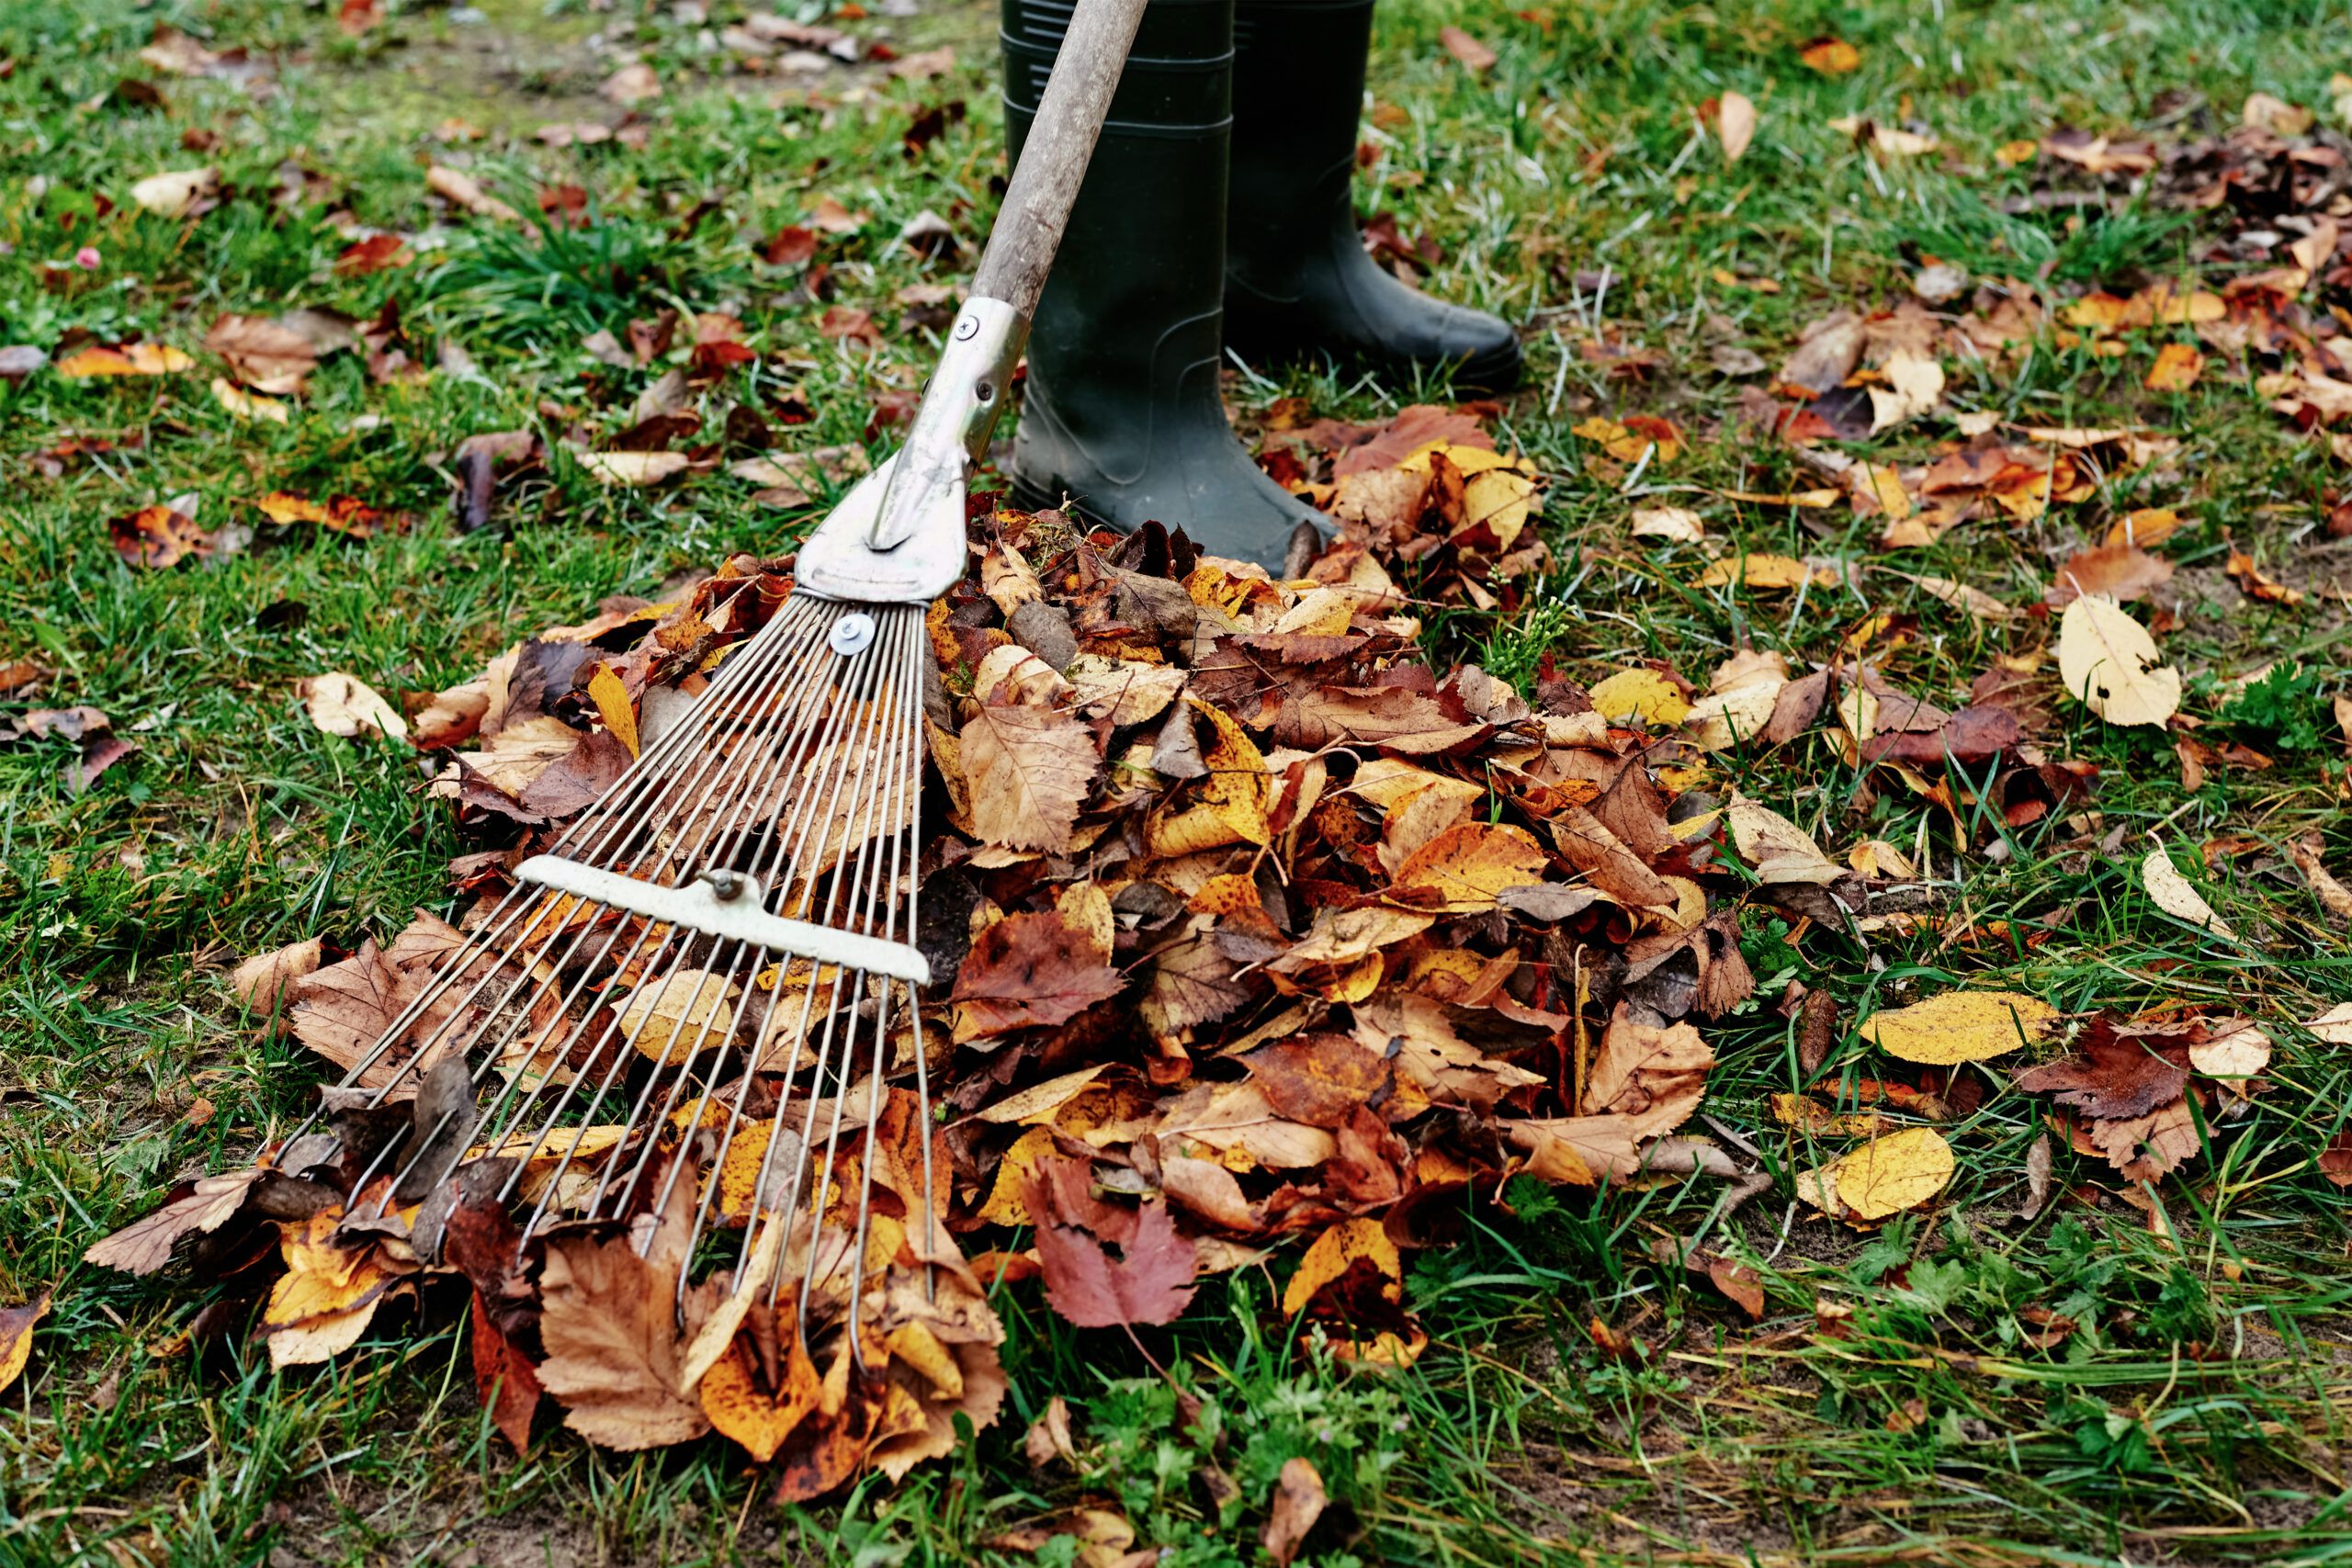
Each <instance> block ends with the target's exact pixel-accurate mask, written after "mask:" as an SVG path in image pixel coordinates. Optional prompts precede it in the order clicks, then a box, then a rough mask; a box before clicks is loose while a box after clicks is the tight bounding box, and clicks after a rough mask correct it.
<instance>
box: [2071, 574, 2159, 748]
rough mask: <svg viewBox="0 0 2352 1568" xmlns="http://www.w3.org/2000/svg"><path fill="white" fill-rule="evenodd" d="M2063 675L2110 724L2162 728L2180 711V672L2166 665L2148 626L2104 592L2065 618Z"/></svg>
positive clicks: (2075, 606) (2080, 600)
mask: <svg viewBox="0 0 2352 1568" xmlns="http://www.w3.org/2000/svg"><path fill="white" fill-rule="evenodd" d="M2058 674H2059V678H2060V679H2061V680H2063V681H2064V682H2065V685H2066V690H2067V692H2068V693H2069V694H2071V695H2073V696H2074V697H2075V699H2076V700H2077V701H2079V702H2080V703H2082V704H2083V705H2084V706H2086V707H2087V708H2089V709H2090V710H2091V712H2093V713H2095V714H2097V715H2098V716H2099V717H2101V718H2103V719H2105V720H2106V721H2107V722H2108V723H2109V724H2121V725H2161V724H2163V723H2164V722H2165V720H2167V719H2169V718H2171V717H2172V716H2173V715H2174V713H2176V712H2177V711H2178V709H2179V707H2180V671H2177V670H2175V669H2173V668H2172V667H2171V666H2169V665H2167V664H2165V662H2164V656H2163V655H2162V654H2160V653H2158V652H2157V651H2156V641H2155V638H2154V637H2150V636H2149V635H2148V628H2147V627H2145V626H2142V625H2141V624H2140V623H2139V622H2137V621H2135V620H2133V619H2132V618H2131V616H2130V615H2126V614H2124V612H2123V610H2122V608H2121V607H2120V606H2119V605H2118V604H2116V603H2115V601H2114V600H2112V599H2109V598H2105V597H2103V596H2101V595H2099V594H2096V593H2086V594H2084V595H2082V596H2081V597H2080V598H2077V599H2075V601H2074V602H2073V603H2071V604H2068V605H2067V606H2066V611H2065V614H2064V615H2063V616H2061V617H2060V619H2059V623H2058Z"/></svg>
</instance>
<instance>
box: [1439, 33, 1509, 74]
mask: <svg viewBox="0 0 2352 1568" xmlns="http://www.w3.org/2000/svg"><path fill="white" fill-rule="evenodd" d="M1437 37H1438V41H1439V42H1440V43H1442V44H1443V45H1445V52H1446V53H1448V54H1450V55H1452V56H1453V58H1454V59H1456V60H1458V61H1460V62H1462V64H1463V66H1464V68H1466V69H1468V70H1470V71H1474V72H1483V71H1487V70H1491V69H1492V68H1493V66H1494V63H1495V51H1493V50H1491V49H1488V48H1487V46H1486V45H1485V44H1483V43H1480V42H1479V41H1478V40H1477V39H1475V38H1472V37H1471V36H1470V35H1469V34H1468V33H1465V32H1464V31H1463V30H1462V29H1461V28H1457V27H1453V26H1447V27H1442V28H1439V29H1438V32H1437Z"/></svg>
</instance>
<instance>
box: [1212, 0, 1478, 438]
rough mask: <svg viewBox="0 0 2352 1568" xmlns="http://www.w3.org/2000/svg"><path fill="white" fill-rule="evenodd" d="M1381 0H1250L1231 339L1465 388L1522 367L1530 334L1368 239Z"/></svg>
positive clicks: (1240, 45) (1275, 355)
mask: <svg viewBox="0 0 2352 1568" xmlns="http://www.w3.org/2000/svg"><path fill="white" fill-rule="evenodd" d="M1372 7H1373V0H1238V4H1237V5H1236V6H1235V7H1234V41H1235V44H1236V60H1235V63H1234V88H1233V108H1234V113H1233V165H1232V195H1231V198H1230V200H1229V201H1228V203H1227V214H1228V219H1227V231H1226V245H1227V255H1226V285H1225V339H1226V342H1227V344H1230V345H1231V346H1232V348H1233V350H1234V352H1235V353H1237V354H1238V355H1240V356H1241V357H1242V359H1243V360H1245V361H1247V362H1248V363H1250V365H1252V366H1258V365H1263V364H1277V363H1283V362H1285V361H1290V360H1295V359H1302V358H1315V357H1317V356H1326V355H1328V356H1329V357H1330V358H1332V359H1334V360H1336V361H1339V362H1340V363H1342V364H1349V365H1363V366H1369V367H1373V368H1374V369H1377V370H1380V371H1383V372H1384V373H1385V374H1387V375H1389V376H1392V377H1397V378H1409V377H1410V376H1411V374H1412V373H1413V371H1414V370H1416V369H1417V368H1420V367H1429V368H1430V369H1437V368H1441V367H1445V366H1448V365H1451V366H1453V367H1454V371H1453V386H1454V388H1455V389H1457V390H1461V391H1501V390H1504V389H1507V388H1509V387H1510V386H1512V385H1513V384H1515V383H1516V382H1517V381H1518V379H1519V340H1518V339H1517V338H1516V337H1515V336H1513V335H1512V333H1511V330H1510V326H1509V325H1508V324H1506V323H1505V322H1503V321H1501V320H1499V319H1498V318H1497V317H1494V316H1489V315H1487V314H1486V313H1485V312H1484V311H1481V310H1464V309H1463V308H1462V307H1461V306H1458V305H1448V304H1446V303H1444V302H1443V301H1442V300H1437V299H1430V297H1429V296H1427V295H1425V294H1423V293H1421V292H1420V291H1419V290H1418V289H1416V288H1410V287H1408V285H1406V284H1403V283H1400V282H1398V281H1397V279H1396V278H1394V277H1392V276H1389V275H1388V274H1387V273H1386V272H1385V271H1384V270H1382V268H1381V266H1380V265H1379V264H1378V263H1377V262H1375V261H1374V260H1373V259H1372V257H1371V256H1369V255H1367V254H1365V253H1364V248H1363V242H1362V241H1361V240H1360V239H1358V238H1357V234H1356V221H1355V207H1354V204H1353V201H1352V200H1351V197H1350V195H1349V186H1350V184H1351V181H1352V180H1353V179H1354V177H1355V169H1356V120H1357V116H1358V114H1359V112H1360V111H1361V109H1362V107H1363V78H1364V62H1365V58H1366V56H1367V55H1368V54H1369V53H1370V52H1371V49H1372Z"/></svg>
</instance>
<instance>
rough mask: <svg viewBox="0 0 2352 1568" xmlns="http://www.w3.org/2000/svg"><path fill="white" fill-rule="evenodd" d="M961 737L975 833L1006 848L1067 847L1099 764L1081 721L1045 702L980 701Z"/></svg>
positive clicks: (1063, 849)
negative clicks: (1034, 704)
mask: <svg viewBox="0 0 2352 1568" xmlns="http://www.w3.org/2000/svg"><path fill="white" fill-rule="evenodd" d="M959 739H960V741H961V747H960V756H961V759H962V762H963V769H964V779H965V784H966V787H967V788H968V789H969V790H970V792H971V796H970V798H971V802H972V829H973V831H974V832H976V833H978V835H979V836H980V838H982V839H984V840H987V841H988V842H989V843H992V844H1001V845H1003V846H1004V847H1005V848H1007V849H1014V850H1046V851H1048V852H1053V853H1057V854H1058V853H1062V852H1066V851H1068V850H1069V836H1070V829H1071V828H1072V827H1074V826H1075V825H1076V824H1077V821H1078V812H1079V807H1080V806H1082V805H1084V804H1085V801H1086V795H1087V791H1088V789H1089V788H1090V787H1091V785H1092V784H1093V782H1094V775H1095V774H1096V773H1097V772H1099V771H1100V769H1101V767H1102V758H1101V755H1100V754H1099V753H1098V752H1097V751H1096V750H1095V746H1094V737H1093V736H1092V735H1091V733H1090V732H1089V731H1088V730H1087V728H1086V727H1085V726H1084V725H1082V724H1080V722H1079V721H1078V720H1077V719H1075V718H1072V717H1070V716H1069V715H1067V714H1060V713H1055V712H1053V711H1052V710H1050V709H1046V708H1034V707H1023V706H1019V705H999V706H985V707H982V708H981V709H980V711H979V712H978V713H977V714H975V715H973V716H972V719H971V721H970V722H969V723H967V724H966V725H965V726H964V730H963V734H962V735H961V737H960V738H959Z"/></svg>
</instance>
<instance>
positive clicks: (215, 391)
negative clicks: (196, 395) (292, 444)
mask: <svg viewBox="0 0 2352 1568" xmlns="http://www.w3.org/2000/svg"><path fill="white" fill-rule="evenodd" d="M212 400H213V401H214V402H217V403H219V404H220V406H221V407H222V408H224V409H227V410H228V411H229V412H230V413H231V414H232V416H233V417H235V418H238V419H259V420H266V421H267V422H268V423H271V424H284V423H286V417H287V416H286V405H285V404H284V403H282V402H279V401H278V400H277V399H276V398H265V397H263V396H262V395H261V394H260V393H258V392H248V391H244V390H243V389H240V388H238V387H237V385H236V384H235V383H233V382H232V381H231V380H230V379H229V378H227V377H225V376H215V377H214V378H212Z"/></svg>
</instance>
